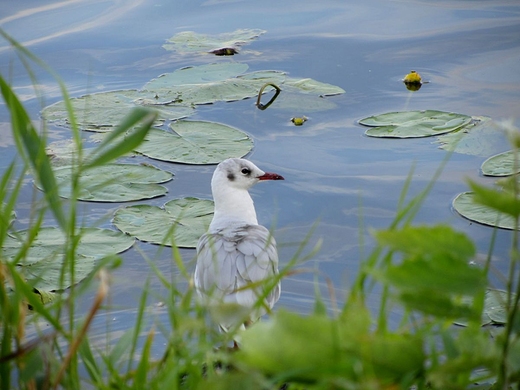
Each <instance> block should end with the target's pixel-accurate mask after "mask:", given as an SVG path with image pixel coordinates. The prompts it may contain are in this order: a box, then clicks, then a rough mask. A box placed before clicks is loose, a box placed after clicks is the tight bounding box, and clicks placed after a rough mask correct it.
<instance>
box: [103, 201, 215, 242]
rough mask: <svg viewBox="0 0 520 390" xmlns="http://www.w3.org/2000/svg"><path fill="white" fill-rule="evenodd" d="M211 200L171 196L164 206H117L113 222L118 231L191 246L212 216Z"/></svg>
mask: <svg viewBox="0 0 520 390" xmlns="http://www.w3.org/2000/svg"><path fill="white" fill-rule="evenodd" d="M213 208H214V205H213V201H211V200H206V199H197V198H182V199H173V200H171V201H169V202H167V203H166V204H165V205H164V208H160V207H157V206H150V205H136V206H129V207H123V208H120V209H118V210H117V211H116V212H115V214H114V220H113V223H114V225H115V226H116V227H117V228H118V229H119V230H121V231H123V232H125V233H127V234H129V235H131V236H134V237H136V238H138V239H139V240H141V241H147V242H151V243H154V244H160V245H166V246H171V245H172V242H173V244H174V245H176V246H178V247H185V248H194V247H196V246H197V242H198V240H199V238H200V236H202V235H203V234H204V233H205V232H206V230H207V229H208V227H209V224H210V222H211V219H212V218H213Z"/></svg>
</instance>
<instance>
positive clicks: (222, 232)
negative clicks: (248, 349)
mask: <svg viewBox="0 0 520 390" xmlns="http://www.w3.org/2000/svg"><path fill="white" fill-rule="evenodd" d="M263 180H284V178H283V177H282V176H280V175H278V174H276V173H268V172H264V171H262V170H261V169H259V168H258V167H257V166H256V165H255V164H253V163H252V162H250V161H248V160H244V159H240V158H230V159H227V160H224V161H223V162H221V163H220V164H219V165H218V166H217V168H216V169H215V172H214V173H213V178H212V179H211V191H212V193H213V199H214V202H215V213H214V216H213V220H212V221H211V224H210V226H209V229H208V232H207V233H206V234H204V235H203V236H202V237H201V238H200V239H199V242H198V244H197V265H196V268H195V275H194V281H195V287H196V289H197V291H198V293H199V295H200V296H201V297H202V298H203V299H205V302H206V303H207V304H208V305H209V308H210V310H211V309H212V308H213V309H214V310H213V311H212V312H213V314H214V316H215V317H216V319H217V322H218V323H219V324H220V327H221V328H222V329H223V330H224V331H226V330H228V329H230V328H233V327H237V326H240V327H243V325H247V324H249V323H251V322H254V321H256V320H257V319H258V318H260V317H261V316H262V315H263V314H265V313H266V312H267V311H268V310H270V309H271V308H272V307H273V306H274V304H275V303H276V302H277V301H278V299H279V298H280V291H281V287H280V282H278V283H277V284H276V285H274V286H273V285H272V283H273V279H274V277H275V276H276V275H277V274H278V253H277V250H276V242H275V240H274V238H273V236H272V235H271V233H270V232H269V230H267V229H266V228H265V227H264V226H261V225H258V221H257V219H256V211H255V207H254V204H253V199H252V198H251V196H250V195H249V192H248V190H249V188H251V187H252V186H253V185H255V184H256V183H258V182H259V181H263ZM262 281H266V283H262ZM269 285H270V287H271V289H270V290H269V291H267V290H265V289H266V286H269ZM261 297H264V298H263V301H261V299H260V298H261Z"/></svg>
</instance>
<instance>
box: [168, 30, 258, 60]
mask: <svg viewBox="0 0 520 390" xmlns="http://www.w3.org/2000/svg"><path fill="white" fill-rule="evenodd" d="M264 33H265V30H259V29H239V30H235V31H233V32H229V33H223V34H218V35H205V34H197V33H195V32H193V31H183V32H180V33H178V34H175V35H174V36H173V37H171V38H169V39H167V40H166V42H167V43H166V44H164V45H163V48H164V49H166V50H172V51H176V52H177V53H179V54H185V53H194V52H209V51H210V50H214V49H220V48H234V47H239V46H243V45H246V44H248V43H249V42H250V41H252V40H255V39H256V38H258V37H259V36H260V35H262V34H264Z"/></svg>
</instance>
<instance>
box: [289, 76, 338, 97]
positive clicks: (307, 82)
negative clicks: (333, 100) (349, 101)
mask: <svg viewBox="0 0 520 390" xmlns="http://www.w3.org/2000/svg"><path fill="white" fill-rule="evenodd" d="M287 87H289V88H287ZM287 89H289V90H291V89H295V90H297V91H300V92H305V93H311V94H316V95H319V96H320V97H323V96H333V95H340V94H342V93H345V90H344V89H343V88H341V87H338V86H336V85H332V84H327V83H322V82H321V81H316V80H313V79H309V78H304V79H300V78H294V77H287V78H286V80H285V82H284V91H285V90H287Z"/></svg>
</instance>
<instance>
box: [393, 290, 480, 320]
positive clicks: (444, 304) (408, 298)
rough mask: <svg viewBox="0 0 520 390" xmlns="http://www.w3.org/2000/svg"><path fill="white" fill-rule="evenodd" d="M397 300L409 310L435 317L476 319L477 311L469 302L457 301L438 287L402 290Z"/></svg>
mask: <svg viewBox="0 0 520 390" xmlns="http://www.w3.org/2000/svg"><path fill="white" fill-rule="evenodd" d="M399 300H400V301H401V302H402V303H403V304H404V306H405V307H407V308H408V309H410V310H416V311H419V312H421V313H424V314H429V315H432V316H435V317H437V318H447V319H453V318H458V319H460V318H464V319H473V320H475V319H478V316H479V313H477V312H476V311H475V309H474V308H473V306H472V305H471V304H469V303H465V302H458V300H456V299H453V298H452V297H451V296H450V295H449V294H445V293H443V292H442V291H439V290H438V289H432V290H429V289H427V288H422V289H421V290H419V291H402V292H400V293H399Z"/></svg>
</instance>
